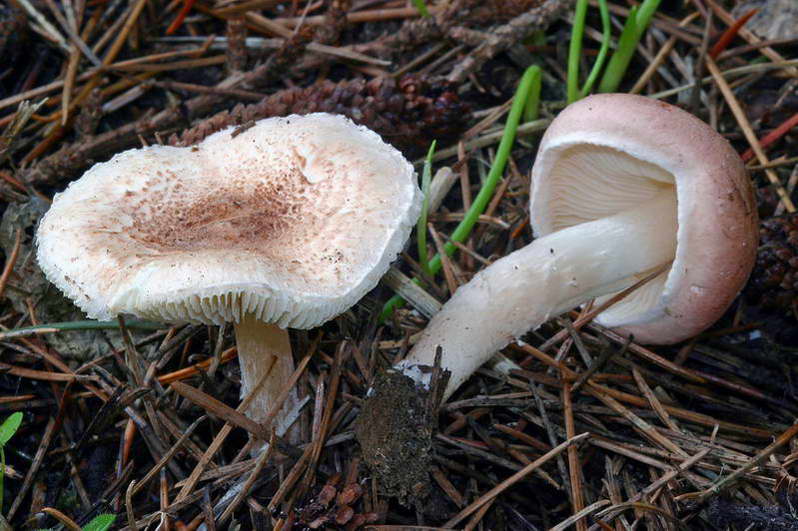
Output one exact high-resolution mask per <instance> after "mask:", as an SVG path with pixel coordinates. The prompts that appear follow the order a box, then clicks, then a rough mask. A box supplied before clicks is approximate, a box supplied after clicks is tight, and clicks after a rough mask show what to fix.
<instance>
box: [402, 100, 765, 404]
mask: <svg viewBox="0 0 798 531" xmlns="http://www.w3.org/2000/svg"><path fill="white" fill-rule="evenodd" d="M530 218H531V222H532V225H533V227H534V229H535V236H536V237H537V239H535V240H534V241H533V242H532V243H531V244H529V245H528V246H526V247H524V248H523V249H520V250H517V251H515V252H514V253H511V254H510V255H508V256H506V257H504V258H502V259H500V260H497V261H496V262H494V263H493V264H491V265H490V266H488V267H487V268H485V269H484V270H482V271H480V272H479V273H477V274H476V275H475V276H474V278H473V279H472V280H471V281H470V282H468V283H467V284H465V285H463V286H461V287H460V288H459V289H458V290H457V291H456V292H455V294H454V295H453V296H452V297H451V299H450V300H449V301H448V302H447V303H446V304H445V305H444V306H443V308H442V310H441V311H440V312H439V313H438V314H437V315H435V316H434V317H433V318H432V319H431V320H430V322H429V324H428V325H427V327H426V329H425V330H424V332H423V333H422V335H421V337H420V339H419V340H418V342H417V343H416V344H415V345H414V347H413V349H412V350H411V352H410V353H409V354H408V356H407V357H406V358H405V360H404V361H403V362H401V363H400V364H399V366H398V368H399V369H401V370H402V371H403V372H404V373H405V374H407V375H409V376H411V377H414V379H416V381H418V382H420V383H425V382H424V378H426V376H425V373H424V372H423V371H420V370H419V369H418V366H419V365H432V363H433V360H434V357H435V351H436V348H437V347H438V346H440V347H441V349H442V361H441V365H442V367H443V368H444V369H448V370H449V371H450V372H451V376H450V379H449V383H448V385H447V388H446V390H445V393H444V399H445V398H448V396H450V395H451V393H452V392H454V390H456V389H457V388H458V387H459V386H460V385H461V384H462V383H463V382H464V381H465V380H466V379H467V378H468V377H469V376H470V375H471V373H473V372H474V371H475V370H476V369H477V368H478V367H479V366H480V365H482V364H483V363H484V362H486V361H487V360H488V359H489V358H490V357H491V356H492V355H493V354H494V353H495V352H496V351H498V350H499V349H501V348H503V347H504V346H506V345H507V344H508V343H510V342H511V341H514V340H515V339H516V338H518V337H520V336H521V335H523V334H524V333H526V332H527V331H529V330H530V329H534V328H537V327H539V326H540V325H542V324H543V323H544V322H546V321H547V320H549V318H551V317H554V316H556V315H558V314H560V313H562V312H564V311H567V310H569V309H570V308H573V307H575V306H578V305H580V304H584V303H586V302H587V301H589V300H591V299H594V298H597V303H601V302H602V301H604V300H605V299H606V298H608V297H612V296H613V295H614V294H615V293H617V292H618V291H620V290H623V289H625V288H628V287H630V286H632V285H634V284H635V283H637V282H638V281H639V280H641V279H642V278H644V277H646V276H648V275H650V274H651V273H653V272H655V271H656V270H657V269H658V268H664V269H665V270H664V272H662V273H661V274H660V275H658V276H656V277H655V278H654V279H653V280H652V281H650V282H648V283H647V284H645V285H644V286H643V287H642V288H640V289H638V290H636V291H634V292H633V293H632V294H631V295H629V296H628V297H626V298H625V299H623V300H622V301H621V302H619V303H617V304H615V305H613V306H611V307H610V308H609V309H607V310H606V311H604V312H602V313H601V314H600V315H598V317H597V318H596V321H597V322H598V323H600V324H602V325H604V326H607V327H611V328H618V329H620V331H622V332H623V333H624V334H627V335H633V336H634V338H635V339H636V340H638V341H640V342H642V343H650V344H668V343H675V342H678V341H681V340H683V339H686V338H688V337H691V336H693V335H695V334H697V333H698V332H700V331H702V330H704V329H705V328H707V327H708V326H710V325H711V324H712V323H713V322H714V321H715V320H717V319H718V318H719V317H720V315H721V314H722V313H723V312H724V311H725V310H726V308H728V306H729V305H730V304H731V302H732V300H733V299H734V297H735V296H736V295H737V293H738V292H739V291H740V289H741V288H742V287H743V285H744V283H745V281H746V279H747V277H748V275H749V273H750V271H751V268H752V266H753V263H754V260H755V256H756V250H757V232H758V231H757V214H756V205H755V202H754V197H753V190H752V187H751V183H750V181H749V179H748V176H747V174H746V171H745V168H744V167H743V164H742V162H741V161H740V157H739V156H738V155H737V153H735V151H734V150H733V149H732V148H731V146H730V145H729V143H728V142H727V141H726V140H724V139H723V138H722V137H721V136H720V135H718V134H717V133H716V132H715V131H714V130H712V129H711V128H710V127H709V126H708V125H706V124H705V123H703V122H701V121H700V120H698V119H697V118H695V117H693V116H692V115H690V114H688V113H687V112H685V111H682V110H680V109H678V108H676V107H674V106H671V105H668V104H666V103H662V102H659V101H655V100H652V99H648V98H645V97H642V96H631V95H625V94H602V95H596V96H592V97H588V98H585V99H583V100H581V101H579V102H577V103H574V104H572V105H570V106H569V107H567V108H566V109H565V110H564V111H563V112H561V113H560V115H559V116H557V118H556V119H555V120H554V121H553V122H552V124H551V126H550V127H549V129H548V130H547V131H546V134H545V135H544V137H543V140H542V141H541V144H540V148H539V150H538V155H537V159H536V161H535V165H534V168H533V171H532V195H531V201H530Z"/></svg>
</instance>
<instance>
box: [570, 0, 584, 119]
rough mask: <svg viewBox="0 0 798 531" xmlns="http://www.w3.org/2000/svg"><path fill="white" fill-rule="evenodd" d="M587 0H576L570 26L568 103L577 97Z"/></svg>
mask: <svg viewBox="0 0 798 531" xmlns="http://www.w3.org/2000/svg"><path fill="white" fill-rule="evenodd" d="M586 17H587V0H578V1H577V2H576V10H575V11H574V23H573V26H572V27H571V43H570V45H569V46H568V87H567V88H568V103H573V102H575V101H576V100H578V99H579V59H580V58H581V55H582V37H583V36H584V34H585V18H586Z"/></svg>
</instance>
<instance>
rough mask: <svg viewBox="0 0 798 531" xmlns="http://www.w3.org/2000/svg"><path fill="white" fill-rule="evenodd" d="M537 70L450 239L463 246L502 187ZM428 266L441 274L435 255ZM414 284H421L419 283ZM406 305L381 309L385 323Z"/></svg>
mask: <svg viewBox="0 0 798 531" xmlns="http://www.w3.org/2000/svg"><path fill="white" fill-rule="evenodd" d="M534 69H535V67H529V68H527V69H526V71H525V72H524V75H523V76H522V77H521V82H520V83H519V84H518V89H516V92H515V97H514V98H513V104H512V106H511V107H510V112H509V114H508V115H507V122H506V123H505V125H504V134H503V135H502V139H501V141H500V142H499V148H498V149H497V150H496V159H495V160H494V161H493V165H492V166H491V168H490V172H488V177H487V178H486V179H485V183H484V184H483V185H482V189H481V190H480V191H479V193H478V194H477V196H476V197H475V198H474V201H473V202H472V203H471V208H469V209H468V212H466V215H465V217H464V218H463V220H462V221H461V222H460V223H459V224H458V225H457V228H455V230H454V232H452V234H451V236H450V238H451V239H452V240H453V241H456V242H458V243H461V242H463V241H465V239H466V238H468V236H469V234H471V230H472V229H473V228H474V225H476V223H477V220H478V219H479V216H480V214H482V213H483V212H484V211H485V207H487V206H488V202H490V199H491V197H492V196H493V191H494V190H495V189H496V185H497V184H499V179H501V176H502V174H503V173H504V167H505V165H506V164H507V158H508V157H509V156H510V150H511V149H512V147H513V142H514V141H515V132H516V130H517V129H518V124H519V122H520V121H521V116H522V115H523V113H524V108H525V107H526V102H527V100H528V99H529V95H530V92H531V90H532V80H533V78H534V76H535V70H534ZM456 248H457V247H455V245H454V244H453V243H451V242H447V243H446V245H444V251H445V252H446V254H447V255H451V254H453V253H454V251H455V249H456ZM428 265H429V269H430V271H431V272H432V274H436V273H437V272H438V271H440V270H441V257H440V255H437V254H436V255H435V256H434V257H433V258H432V260H430V261H429V263H428ZM415 281H416V282H418V280H417V279H416V280H415ZM403 305H404V300H403V299H402V298H401V297H400V296H398V295H395V296H393V297H391V299H390V300H389V301H388V302H387V303H385V306H383V308H382V312H381V313H380V320H381V321H384V320H385V319H387V318H388V317H390V315H391V314H392V313H393V311H394V310H395V309H396V308H400V307H401V306H403Z"/></svg>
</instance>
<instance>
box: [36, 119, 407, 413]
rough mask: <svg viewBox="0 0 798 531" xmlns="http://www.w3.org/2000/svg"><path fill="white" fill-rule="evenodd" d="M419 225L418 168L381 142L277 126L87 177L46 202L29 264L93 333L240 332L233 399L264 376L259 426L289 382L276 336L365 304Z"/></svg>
mask: <svg viewBox="0 0 798 531" xmlns="http://www.w3.org/2000/svg"><path fill="white" fill-rule="evenodd" d="M419 211H420V191H419V190H418V187H417V185H416V183H415V177H414V171H413V168H412V166H411V165H410V164H409V163H408V162H407V161H406V160H405V159H404V157H403V156H402V155H401V154H400V153H399V152H398V151H397V150H396V149H394V148H393V147H391V146H389V145H387V144H385V143H384V142H383V141H382V140H381V139H380V137H379V136H378V135H377V134H376V133H374V132H372V131H370V130H368V129H366V128H365V127H361V126H357V125H355V124H354V123H352V122H351V121H350V120H348V119H346V118H344V117H342V116H335V115H329V114H321V113H319V114H310V115H306V116H289V117H287V118H271V119H267V120H262V121H260V122H257V123H256V124H255V125H254V126H252V127H250V128H248V129H246V130H244V131H241V132H240V134H236V132H235V131H234V130H233V129H232V128H230V129H226V130H224V131H220V132H218V133H215V134H213V135H211V136H209V137H208V138H206V139H205V140H204V141H203V142H201V143H200V144H198V145H196V146H192V147H186V148H175V147H166V146H150V147H147V148H143V149H135V150H130V151H126V152H124V153H120V154H118V155H116V156H114V157H113V158H112V159H111V160H110V161H108V162H104V163H101V164H97V165H95V166H94V167H93V168H91V169H90V170H89V171H88V172H86V174H85V175H84V176H83V177H82V178H81V179H80V180H78V181H76V182H73V183H71V184H70V185H69V187H68V188H67V190H66V191H64V192H63V193H60V194H57V195H56V197H55V199H54V201H53V205H52V208H51V209H50V211H49V212H48V213H47V214H46V215H45V216H44V218H43V219H42V222H41V225H40V227H39V231H38V235H37V242H38V260H39V264H40V265H41V268H42V270H43V271H44V272H45V274H46V275H47V277H48V278H49V279H50V280H51V281H52V282H53V283H54V284H55V285H56V286H58V287H59V288H60V289H61V290H62V291H63V292H64V293H65V294H66V295H67V296H69V297H70V298H71V299H72V300H74V301H75V303H76V304H77V305H78V306H79V307H80V308H81V309H83V310H84V311H85V312H86V313H87V314H88V315H89V317H91V318H97V319H107V318H112V317H114V316H116V315H117V314H121V313H129V314H134V315H137V316H140V317H143V318H150V319H158V320H163V321H171V322H186V321H188V322H199V323H213V324H222V323H224V322H226V321H227V322H230V321H231V322H234V323H235V326H236V341H237V344H238V354H239V358H240V361H241V368H242V380H243V382H242V394H245V393H247V391H248V390H249V389H250V388H251V387H252V386H253V385H254V384H255V383H256V382H257V381H258V380H259V378H260V376H261V375H262V373H263V372H265V371H269V372H270V374H269V377H268V379H267V380H266V382H265V384H264V386H263V388H262V390H261V393H260V394H259V395H257V396H256V398H255V400H253V402H252V403H251V406H250V408H249V410H248V412H247V414H248V415H249V416H250V417H251V418H253V419H254V420H256V421H260V420H262V419H263V418H264V417H265V415H266V414H267V412H268V411H269V409H270V407H271V402H272V401H273V400H274V398H275V397H276V396H277V395H278V394H279V392H280V390H281V389H282V387H283V386H284V385H285V384H286V382H287V380H288V377H289V376H290V374H291V373H292V371H293V360H292V358H291V356H290V346H289V342H288V337H287V332H285V331H284V329H285V328H287V327H294V328H311V327H314V326H317V325H319V324H321V323H323V322H325V321H327V320H328V319H331V318H332V317H334V316H336V315H338V314H339V313H341V312H342V311H344V310H345V309H347V308H349V307H350V306H351V305H352V304H354V303H355V302H356V301H357V300H358V299H360V298H361V297H362V296H363V295H364V294H365V293H366V292H367V291H369V290H370V289H372V288H373V287H374V286H375V285H376V283H377V281H378V280H379V279H380V277H381V276H382V275H383V274H384V273H385V271H386V270H387V268H388V265H389V263H390V262H391V261H392V260H394V258H395V257H396V255H397V254H398V253H399V252H400V251H401V249H402V247H403V245H404V242H405V240H406V239H407V237H408V235H409V233H410V230H411V229H412V227H413V224H414V223H415V220H416V218H417V217H418V213H419ZM284 411H285V410H284Z"/></svg>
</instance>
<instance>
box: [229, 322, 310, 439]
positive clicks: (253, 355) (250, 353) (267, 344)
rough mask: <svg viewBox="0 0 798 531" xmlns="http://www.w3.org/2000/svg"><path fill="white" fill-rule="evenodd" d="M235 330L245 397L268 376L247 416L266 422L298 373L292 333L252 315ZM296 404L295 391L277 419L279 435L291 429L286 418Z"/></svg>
mask: <svg viewBox="0 0 798 531" xmlns="http://www.w3.org/2000/svg"><path fill="white" fill-rule="evenodd" d="M235 330H236V347H237V349H238V360H239V363H240V364H241V397H242V398H243V397H244V396H246V395H247V394H248V393H249V392H250V390H251V389H252V388H253V387H254V386H255V384H256V383H257V382H258V381H260V378H261V377H262V376H263V374H264V373H268V376H267V377H266V380H265V381H264V383H263V385H262V386H261V388H260V390H259V391H258V392H257V395H256V396H255V397H253V400H252V402H250V405H249V408H248V409H247V411H246V415H247V417H249V418H251V419H252V420H254V421H255V422H259V423H262V422H264V421H265V420H266V415H267V414H268V413H269V411H270V410H271V408H272V407H273V405H274V404H275V403H276V402H277V398H278V397H279V395H280V392H281V391H282V390H283V386H284V385H285V384H286V382H288V381H289V379H290V378H291V374H292V373H293V372H294V358H293V356H292V355H291V342H290V340H289V337H288V331H287V330H283V329H282V328H280V327H279V326H277V325H274V324H269V323H264V322H263V321H259V320H258V319H257V318H255V317H254V316H253V315H252V314H246V315H244V316H243V317H242V318H241V321H239V322H238V323H236V325H235ZM294 404H296V395H295V393H294V391H292V392H291V393H290V394H289V395H288V398H287V399H286V401H285V404H284V405H283V407H282V410H281V411H280V413H279V414H278V415H277V417H276V418H275V422H276V424H275V428H276V430H277V433H278V434H281V433H284V432H285V430H286V429H287V428H288V426H286V425H284V424H285V423H286V421H287V420H288V419H286V417H285V415H286V413H288V411H289V410H290V409H291V408H292V407H293V406H294Z"/></svg>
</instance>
